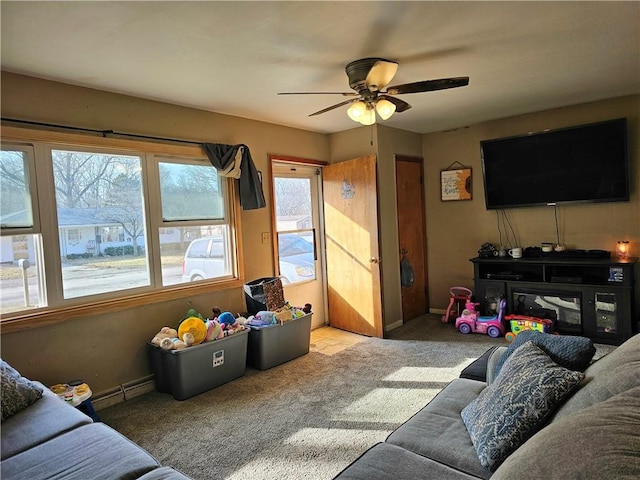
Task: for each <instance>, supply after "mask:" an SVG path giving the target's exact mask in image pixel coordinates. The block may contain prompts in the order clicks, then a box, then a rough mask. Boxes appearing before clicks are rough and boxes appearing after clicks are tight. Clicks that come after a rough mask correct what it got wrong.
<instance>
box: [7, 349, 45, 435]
mask: <svg viewBox="0 0 640 480" xmlns="http://www.w3.org/2000/svg"><path fill="white" fill-rule="evenodd" d="M0 374H1V375H2V380H1V381H2V383H1V388H0V393H1V395H2V421H3V422H4V421H5V420H6V419H7V418H9V417H10V416H11V415H15V414H16V413H18V412H20V411H22V410H24V409H25V408H27V407H28V406H29V405H31V404H32V403H33V402H35V401H36V400H38V399H39V398H40V397H42V388H41V387H40V386H38V385H36V384H35V383H34V382H32V381H31V380H29V379H27V378H25V377H23V376H22V375H20V373H18V371H17V370H16V369H15V368H13V367H12V366H11V365H9V364H8V363H7V362H5V361H4V360H2V359H0Z"/></svg>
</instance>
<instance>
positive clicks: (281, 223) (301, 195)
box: [273, 174, 316, 284]
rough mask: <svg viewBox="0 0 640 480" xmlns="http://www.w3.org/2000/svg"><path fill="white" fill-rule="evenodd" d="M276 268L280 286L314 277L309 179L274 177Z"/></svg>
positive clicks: (314, 260)
mask: <svg viewBox="0 0 640 480" xmlns="http://www.w3.org/2000/svg"><path fill="white" fill-rule="evenodd" d="M273 186H274V196H275V199H274V201H275V205H276V229H277V231H278V267H279V272H280V276H281V278H282V281H283V283H285V284H290V283H298V282H304V281H308V280H314V279H315V278H316V270H315V262H316V253H315V247H314V245H315V244H314V242H315V238H314V229H313V209H312V194H311V178H296V177H285V176H281V174H277V175H274V178H273Z"/></svg>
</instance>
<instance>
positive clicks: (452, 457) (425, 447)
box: [386, 378, 491, 478]
mask: <svg viewBox="0 0 640 480" xmlns="http://www.w3.org/2000/svg"><path fill="white" fill-rule="evenodd" d="M484 388H486V384H485V383H484V382H478V381H476V380H469V379H466V378H456V379H455V380H453V381H452V382H451V383H449V385H447V386H446V388H444V389H443V390H441V391H440V392H439V393H438V394H437V395H436V396H435V398H434V399H433V400H431V401H430V402H429V403H428V404H427V405H426V406H425V407H424V408H422V409H421V410H420V411H419V412H418V413H416V414H415V415H414V416H413V417H411V418H410V419H409V420H407V421H406V422H405V423H404V424H402V425H401V426H400V427H399V428H397V429H396V430H395V431H394V432H392V433H391V434H390V435H389V436H388V437H387V440H386V441H387V443H391V444H394V445H397V446H399V447H402V448H405V449H407V450H410V451H411V452H413V453H417V454H418V455H422V456H423V457H427V458H430V459H432V460H434V461H436V462H439V463H442V464H444V465H447V466H449V467H451V468H453V469H455V470H460V471H462V472H465V473H467V474H469V475H472V476H475V477H480V478H488V477H489V476H490V475H491V472H490V471H489V470H488V469H486V468H484V467H483V466H482V465H481V464H480V460H479V459H478V456H477V455H476V452H475V449H474V448H473V444H472V443H471V438H470V437H469V433H468V432H467V429H466V427H465V426H464V423H463V422H462V418H461V417H460V412H461V411H462V409H463V408H464V407H466V406H467V405H468V404H469V403H471V401H473V400H475V399H476V398H478V395H479V394H480V392H481V391H482V390H483V389H484Z"/></svg>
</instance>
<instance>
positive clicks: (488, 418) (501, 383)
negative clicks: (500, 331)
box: [461, 342, 584, 471]
mask: <svg viewBox="0 0 640 480" xmlns="http://www.w3.org/2000/svg"><path fill="white" fill-rule="evenodd" d="M583 378H584V373H581V372H575V371H572V370H568V369H566V368H564V367H561V366H559V365H558V364H556V363H555V362H554V361H553V360H551V358H549V356H548V355H547V354H546V353H545V352H544V351H542V350H541V349H540V348H538V347H537V346H535V345H534V344H533V343H532V342H527V343H525V344H524V345H522V346H521V347H519V348H518V349H517V350H516V351H515V352H514V354H513V355H511V356H510V357H509V359H508V360H507V361H506V363H505V364H504V367H503V369H502V373H501V374H500V376H498V377H497V378H496V380H495V381H494V382H493V383H492V384H491V385H489V386H488V387H487V388H485V389H484V390H483V391H482V392H481V393H480V395H479V396H478V398H477V399H475V400H474V401H473V402H471V403H470V404H469V405H467V406H466V407H465V408H464V409H463V410H462V414H461V415H462V420H463V421H464V424H465V426H466V427H467V430H468V431H469V435H470V436H471V441H472V442H473V446H474V447H475V450H476V453H477V454H478V458H479V459H480V463H481V464H482V465H483V466H484V467H487V468H489V469H490V470H491V471H494V470H495V469H496V468H498V467H499V466H500V464H501V463H502V462H503V461H504V460H505V459H506V458H507V457H508V456H509V455H510V454H511V453H512V452H514V451H515V450H516V449H517V448H518V447H519V446H520V445H521V444H523V443H524V442H525V441H526V440H527V439H528V438H529V437H531V435H533V434H534V433H535V432H536V431H537V430H538V429H539V428H541V427H542V426H543V425H544V423H545V421H546V419H547V418H548V417H549V416H550V414H551V413H553V411H554V410H555V409H556V407H557V406H558V405H559V404H560V403H561V402H562V400H563V399H564V398H565V397H566V396H567V395H569V394H570V393H571V391H573V389H574V388H576V387H577V386H578V384H579V383H580V382H581V381H582V379H583Z"/></svg>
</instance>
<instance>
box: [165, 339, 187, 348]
mask: <svg viewBox="0 0 640 480" xmlns="http://www.w3.org/2000/svg"><path fill="white" fill-rule="evenodd" d="M186 347H187V344H186V343H184V342H183V341H182V340H180V339H179V338H163V339H162V340H161V341H160V348H161V349H163V350H182V349H183V348H186Z"/></svg>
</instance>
